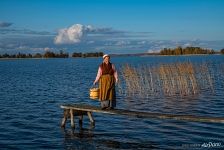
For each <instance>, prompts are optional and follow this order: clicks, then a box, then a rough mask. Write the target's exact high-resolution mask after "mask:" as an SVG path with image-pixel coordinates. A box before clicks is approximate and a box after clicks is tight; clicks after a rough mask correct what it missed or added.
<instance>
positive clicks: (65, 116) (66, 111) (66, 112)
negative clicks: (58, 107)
mask: <svg viewBox="0 0 224 150" xmlns="http://www.w3.org/2000/svg"><path fill="white" fill-rule="evenodd" d="M68 116H69V110H68V109H64V113H63V118H62V121H61V127H62V128H64V127H65V124H66V121H67V118H68Z"/></svg>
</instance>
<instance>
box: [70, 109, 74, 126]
mask: <svg viewBox="0 0 224 150" xmlns="http://www.w3.org/2000/svg"><path fill="white" fill-rule="evenodd" d="M70 117H71V127H72V128H75V124H74V114H73V110H72V109H70Z"/></svg>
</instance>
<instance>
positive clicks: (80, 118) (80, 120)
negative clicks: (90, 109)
mask: <svg viewBox="0 0 224 150" xmlns="http://www.w3.org/2000/svg"><path fill="white" fill-rule="evenodd" d="M82 120H83V115H82V114H81V115H80V116H79V124H81V123H82Z"/></svg>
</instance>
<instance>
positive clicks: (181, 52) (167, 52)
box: [160, 46, 215, 55]
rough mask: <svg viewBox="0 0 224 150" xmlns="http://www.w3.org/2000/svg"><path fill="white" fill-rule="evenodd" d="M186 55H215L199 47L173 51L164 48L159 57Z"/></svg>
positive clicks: (212, 51)
mask: <svg viewBox="0 0 224 150" xmlns="http://www.w3.org/2000/svg"><path fill="white" fill-rule="evenodd" d="M187 54H215V51H214V50H210V49H204V48H200V47H185V48H182V47H181V46H179V47H177V48H174V49H170V48H164V49H163V50H161V51H160V55H187Z"/></svg>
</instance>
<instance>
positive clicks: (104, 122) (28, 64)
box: [0, 55, 224, 150]
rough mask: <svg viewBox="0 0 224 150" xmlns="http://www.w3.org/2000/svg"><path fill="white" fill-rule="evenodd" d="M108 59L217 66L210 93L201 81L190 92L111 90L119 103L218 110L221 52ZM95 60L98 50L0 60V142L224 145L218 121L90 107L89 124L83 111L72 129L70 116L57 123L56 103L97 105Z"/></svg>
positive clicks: (22, 145)
mask: <svg viewBox="0 0 224 150" xmlns="http://www.w3.org/2000/svg"><path fill="white" fill-rule="evenodd" d="M111 61H112V62H113V63H114V64H115V65H116V67H117V69H118V70H119V68H120V67H121V66H122V65H123V64H125V63H129V64H132V65H141V64H150V65H156V64H158V63H171V62H182V61H191V62H196V63H200V62H204V61H206V62H209V63H212V65H214V66H215V67H216V69H218V70H219V72H217V74H215V78H216V79H215V80H214V90H215V92H214V93H211V92H209V91H206V89H205V91H204V92H203V93H199V94H197V95H194V96H190V97H189V96H188V97H182V98H176V97H163V98H158V97H151V98H138V99H136V98H133V97H126V96H125V95H122V94H121V93H119V92H117V108H122V109H128V110H136V111H148V112H158V113H168V114H188V115H197V116H211V117H224V109H223V107H224V98H223V97H224V92H223V91H224V79H223V73H224V72H223V69H224V68H219V67H223V64H224V56H221V55H211V56H180V57H177V56H164V57H163V56H149V57H114V58H113V57H112V59H111ZM100 63H101V58H77V59H74V58H69V59H21V60H20V59H15V60H0V113H1V115H0V120H1V126H0V147H1V149H91V150H92V149H203V148H205V146H206V145H207V146H209V145H212V146H210V148H220V149H221V148H224V147H223V145H224V134H223V133H224V128H223V127H224V124H222V123H202V122H188V121H178V120H169V119H165V120H162V119H142V118H132V117H127V116H116V115H105V114H100V113H94V114H93V115H94V118H95V120H96V126H95V128H92V127H91V126H90V124H89V120H88V118H87V117H86V116H85V117H84V123H83V125H82V128H81V127H79V125H78V120H77V118H76V119H75V124H76V128H75V129H74V130H73V129H71V128H70V122H69V121H68V122H67V125H66V128H65V129H61V128H60V121H61V117H62V114H63V110H62V109H61V108H60V105H61V104H64V103H88V104H91V105H96V106H99V102H98V101H93V100H90V99H89V88H90V87H91V86H92V83H93V81H94V79H95V76H96V73H97V68H98V65H99V64H100ZM220 64H222V65H220ZM215 67H214V68H215ZM220 70H221V71H220ZM214 72H216V70H215V71H214ZM220 74H221V75H220ZM217 78H218V79H217ZM209 143H210V144H209ZM211 143H212V144H211ZM203 144H204V145H203ZM219 144H221V145H219Z"/></svg>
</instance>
